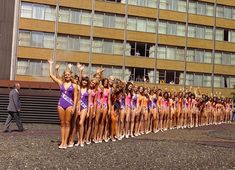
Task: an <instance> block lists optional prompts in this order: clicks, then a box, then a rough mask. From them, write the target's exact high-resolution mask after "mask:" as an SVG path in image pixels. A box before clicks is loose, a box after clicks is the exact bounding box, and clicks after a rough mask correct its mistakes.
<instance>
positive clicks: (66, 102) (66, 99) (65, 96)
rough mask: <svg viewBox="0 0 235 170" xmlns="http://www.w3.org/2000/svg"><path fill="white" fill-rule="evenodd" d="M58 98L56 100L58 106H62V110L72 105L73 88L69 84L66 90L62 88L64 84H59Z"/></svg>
mask: <svg viewBox="0 0 235 170" xmlns="http://www.w3.org/2000/svg"><path fill="white" fill-rule="evenodd" d="M60 93H61V96H60V99H59V102H58V106H60V107H62V108H63V109H64V110H66V109H67V108H68V107H70V106H73V99H72V98H73V93H74V88H73V85H72V84H71V85H70V86H69V88H68V89H67V90H65V88H64V84H63V85H61V86H60Z"/></svg>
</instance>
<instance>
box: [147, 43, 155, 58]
mask: <svg viewBox="0 0 235 170" xmlns="http://www.w3.org/2000/svg"><path fill="white" fill-rule="evenodd" d="M148 57H150V58H155V45H150V48H149V56H148Z"/></svg>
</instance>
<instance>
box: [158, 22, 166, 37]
mask: <svg viewBox="0 0 235 170" xmlns="http://www.w3.org/2000/svg"><path fill="white" fill-rule="evenodd" d="M158 33H159V34H166V22H163V21H160V22H159V23H158Z"/></svg>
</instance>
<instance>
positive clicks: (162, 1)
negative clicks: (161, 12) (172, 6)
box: [160, 0, 168, 9]
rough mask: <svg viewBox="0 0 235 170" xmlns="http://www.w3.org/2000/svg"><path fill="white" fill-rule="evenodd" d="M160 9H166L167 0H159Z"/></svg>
mask: <svg viewBox="0 0 235 170" xmlns="http://www.w3.org/2000/svg"><path fill="white" fill-rule="evenodd" d="M160 9H168V2H167V0H160Z"/></svg>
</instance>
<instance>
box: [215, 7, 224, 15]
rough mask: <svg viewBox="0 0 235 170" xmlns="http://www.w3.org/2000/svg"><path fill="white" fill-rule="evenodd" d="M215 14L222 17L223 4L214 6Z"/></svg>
mask: <svg viewBox="0 0 235 170" xmlns="http://www.w3.org/2000/svg"><path fill="white" fill-rule="evenodd" d="M216 16H217V17H222V18H223V17H224V7H223V6H218V5H217V7H216Z"/></svg>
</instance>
